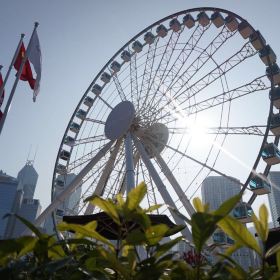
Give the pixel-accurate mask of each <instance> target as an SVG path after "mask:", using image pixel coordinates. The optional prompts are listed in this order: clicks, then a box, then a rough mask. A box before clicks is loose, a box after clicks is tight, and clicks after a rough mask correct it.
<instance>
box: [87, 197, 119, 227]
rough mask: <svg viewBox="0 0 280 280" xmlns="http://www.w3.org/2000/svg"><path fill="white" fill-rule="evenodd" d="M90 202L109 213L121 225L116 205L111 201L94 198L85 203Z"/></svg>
mask: <svg viewBox="0 0 280 280" xmlns="http://www.w3.org/2000/svg"><path fill="white" fill-rule="evenodd" d="M88 200H89V201H90V202H91V203H92V204H94V205H96V206H98V207H99V208H100V209H102V210H103V211H104V212H105V213H107V214H108V215H109V216H110V217H111V218H112V220H113V221H114V222H115V223H116V224H118V225H121V222H120V218H119V215H118V212H117V209H116V205H115V204H114V203H113V202H112V201H110V200H105V199H103V198H101V197H99V196H92V197H90V198H88V199H86V200H85V201H88Z"/></svg>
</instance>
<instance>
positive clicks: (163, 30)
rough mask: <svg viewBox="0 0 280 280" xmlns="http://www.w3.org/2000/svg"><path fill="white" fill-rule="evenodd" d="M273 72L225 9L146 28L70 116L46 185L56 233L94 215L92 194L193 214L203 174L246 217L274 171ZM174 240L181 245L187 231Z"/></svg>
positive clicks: (279, 157)
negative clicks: (141, 191) (63, 224)
mask: <svg viewBox="0 0 280 280" xmlns="http://www.w3.org/2000/svg"><path fill="white" fill-rule="evenodd" d="M279 72H280V71H279V67H278V66H277V64H276V55H275V53H274V52H273V50H272V48H271V47H270V46H269V45H267V43H266V41H265V39H264V38H263V36H262V35H261V33H260V32H259V31H257V30H255V29H254V28H253V27H252V26H251V25H250V24H249V23H248V22H247V21H246V20H244V19H243V18H242V17H240V16H239V15H236V14H234V13H232V12H230V11H227V10H223V9H218V8H196V9H190V10H185V11H181V12H178V13H176V14H173V15H170V16H168V17H165V18H163V19H161V20H159V21H157V22H155V23H154V24H152V25H150V26H149V27H147V28H145V29H144V30H143V31H141V32H140V33H139V34H137V35H136V36H135V37H133V38H132V39H131V40H130V41H129V42H127V43H126V44H125V45H124V46H123V47H122V48H121V49H120V50H118V51H117V52H116V53H115V54H114V55H113V57H112V58H111V59H110V60H109V61H108V62H107V63H106V65H105V66H104V67H103V68H102V69H101V71H100V72H99V73H98V74H97V75H96V77H95V78H94V79H93V81H92V83H91V84H90V85H89V87H88V89H87V90H86V91H85V93H84V94H83V96H82V98H81V100H80V102H79V104H78V105H77V107H76V109H75V110H74V112H73V115H72V117H71V119H70V121H69V123H68V126H67V128H66V131H65V133H64V136H63V139H62V141H61V145H60V147H59V151H58V155H57V159H56V163H55V169H54V174H53V182H52V204H51V207H50V208H51V210H50V211H53V218H54V222H55V223H57V222H58V221H59V220H61V217H62V216H63V215H77V214H80V215H82V214H91V213H93V212H94V211H96V209H94V207H93V206H92V205H90V204H87V203H85V202H84V200H85V199H86V198H87V197H89V196H91V195H93V194H97V195H100V196H102V197H104V198H107V197H110V198H113V197H114V196H115V195H116V194H118V193H122V194H124V195H125V194H126V192H127V191H129V190H130V189H131V188H133V187H134V186H135V185H137V184H138V183H140V182H141V181H145V182H146V184H147V187H148V193H147V196H146V198H145V202H144V203H146V204H147V205H153V204H155V203H164V204H165V205H170V206H172V207H173V208H177V209H178V210H179V211H182V212H184V213H185V214H186V215H191V214H192V213H193V212H194V210H193V206H192V204H191V199H192V198H193V197H195V196H200V189H201V186H202V184H203V182H204V181H205V179H206V178H207V177H208V176H211V175H219V176H224V177H226V178H228V179H229V180H232V181H234V182H237V183H239V184H240V186H241V189H242V190H243V191H244V193H245V194H246V195H247V197H245V195H244V199H243V204H242V205H243V206H244V207H245V210H246V211H247V210H248V211H249V210H250V209H251V208H250V207H251V205H252V203H253V202H254V200H255V198H256V197H257V195H261V194H266V193H268V192H269V187H270V186H269V181H268V180H267V178H266V176H267V175H268V172H269V170H270V167H271V165H274V164H277V163H279V162H280V153H279V150H278V148H277V145H278V135H279V134H280V117H279V114H278V109H279V108H280V88H278V84H279V83H280V73H279ZM70 175H71V176H72V177H71V176H70ZM69 176H70V177H71V178H72V179H71V180H70V179H69V178H70V177H69ZM70 196H71V197H70ZM70 200H71V203H70V202H69V201H70ZM61 201H64V202H65V201H67V203H66V204H67V205H66V204H65V205H64V206H62V204H63V203H61ZM50 208H49V209H50ZM160 211H161V212H160V213H162V212H164V213H166V214H168V215H169V216H170V217H171V218H172V219H173V220H174V221H175V223H177V224H184V221H183V220H181V219H180V217H178V216H176V215H175V214H174V213H172V212H169V210H168V208H167V207H162V208H160ZM248 211H247V212H248ZM245 218H247V217H245ZM183 235H184V236H185V237H186V238H190V232H189V230H188V228H186V229H185V231H184V232H183Z"/></svg>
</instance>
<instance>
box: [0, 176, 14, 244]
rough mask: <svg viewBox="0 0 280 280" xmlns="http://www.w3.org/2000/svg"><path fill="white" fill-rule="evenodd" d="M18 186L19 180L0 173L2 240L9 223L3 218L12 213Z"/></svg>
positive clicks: (0, 234)
mask: <svg viewBox="0 0 280 280" xmlns="http://www.w3.org/2000/svg"><path fill="white" fill-rule="evenodd" d="M17 185H18V181H17V179H15V178H13V177H11V176H9V175H7V174H5V173H3V172H2V171H0V219H1V222H0V239H3V238H4V235H5V231H6V226H7V223H8V219H7V218H6V219H3V216H4V215H6V214H8V213H11V212H12V208H13V204H14V200H15V197H16V194H17Z"/></svg>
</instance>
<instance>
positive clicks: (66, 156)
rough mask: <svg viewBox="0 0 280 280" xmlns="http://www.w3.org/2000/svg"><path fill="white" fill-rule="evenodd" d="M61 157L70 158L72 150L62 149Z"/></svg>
mask: <svg viewBox="0 0 280 280" xmlns="http://www.w3.org/2000/svg"><path fill="white" fill-rule="evenodd" d="M59 157H60V158H61V159H63V160H66V161H68V160H69V158H70V152H68V151H65V150H62V151H61V152H60V154H59Z"/></svg>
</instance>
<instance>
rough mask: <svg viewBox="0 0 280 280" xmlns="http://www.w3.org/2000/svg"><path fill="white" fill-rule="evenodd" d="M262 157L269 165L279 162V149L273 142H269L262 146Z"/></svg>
mask: <svg viewBox="0 0 280 280" xmlns="http://www.w3.org/2000/svg"><path fill="white" fill-rule="evenodd" d="M262 159H263V160H264V161H265V162H266V163H267V164H269V165H274V164H278V163H280V151H279V150H278V148H277V146H276V145H275V144H274V143H269V144H266V145H265V146H264V148H263V150H262Z"/></svg>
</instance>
